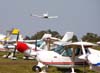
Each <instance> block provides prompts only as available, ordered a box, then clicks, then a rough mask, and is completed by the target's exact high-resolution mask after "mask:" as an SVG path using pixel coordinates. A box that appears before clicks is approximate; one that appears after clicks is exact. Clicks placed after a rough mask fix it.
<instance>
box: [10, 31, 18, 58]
mask: <svg viewBox="0 0 100 73" xmlns="http://www.w3.org/2000/svg"><path fill="white" fill-rule="evenodd" d="M18 39H19V32H18V34H17V38H16V45H17V43H18ZM16 45H15V48H14V51H13V58H12V59H13V60H15V59H16V55H15V54H16Z"/></svg>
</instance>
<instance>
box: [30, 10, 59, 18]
mask: <svg viewBox="0 0 100 73" xmlns="http://www.w3.org/2000/svg"><path fill="white" fill-rule="evenodd" d="M31 16H34V17H38V18H44V19H54V18H58V16H49V15H48V12H47V13H43V14H42V15H36V14H31Z"/></svg>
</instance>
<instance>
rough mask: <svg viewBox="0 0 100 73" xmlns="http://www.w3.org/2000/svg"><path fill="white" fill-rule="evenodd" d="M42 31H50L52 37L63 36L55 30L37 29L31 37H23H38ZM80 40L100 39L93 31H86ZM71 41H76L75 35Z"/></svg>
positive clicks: (95, 40)
mask: <svg viewBox="0 0 100 73" xmlns="http://www.w3.org/2000/svg"><path fill="white" fill-rule="evenodd" d="M44 33H50V34H52V36H53V37H57V38H62V37H63V35H61V34H60V33H58V32H57V31H52V30H50V29H49V30H43V31H39V32H37V33H36V34H34V35H32V36H31V37H29V36H26V37H25V38H24V39H28V40H35V39H40V38H41V37H42V36H43V35H44ZM81 40H83V41H87V42H98V41H100V36H99V35H97V34H95V33H91V32H87V33H86V34H85V35H83V36H82V38H81ZM72 41H73V42H74V41H78V37H77V35H74V36H73V38H72Z"/></svg>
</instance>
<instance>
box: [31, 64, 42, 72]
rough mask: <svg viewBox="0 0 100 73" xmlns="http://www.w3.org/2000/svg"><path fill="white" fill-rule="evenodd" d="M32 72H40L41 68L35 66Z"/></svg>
mask: <svg viewBox="0 0 100 73" xmlns="http://www.w3.org/2000/svg"><path fill="white" fill-rule="evenodd" d="M32 70H33V71H35V72H36V71H38V72H41V68H40V67H39V66H36V65H35V66H33V67H32Z"/></svg>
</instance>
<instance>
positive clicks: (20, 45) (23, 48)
mask: <svg viewBox="0 0 100 73" xmlns="http://www.w3.org/2000/svg"><path fill="white" fill-rule="evenodd" d="M28 48H29V47H28V46H27V44H26V43H23V42H17V45H16V49H17V50H18V51H19V52H22V53H23V52H25V51H26V50H28Z"/></svg>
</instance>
